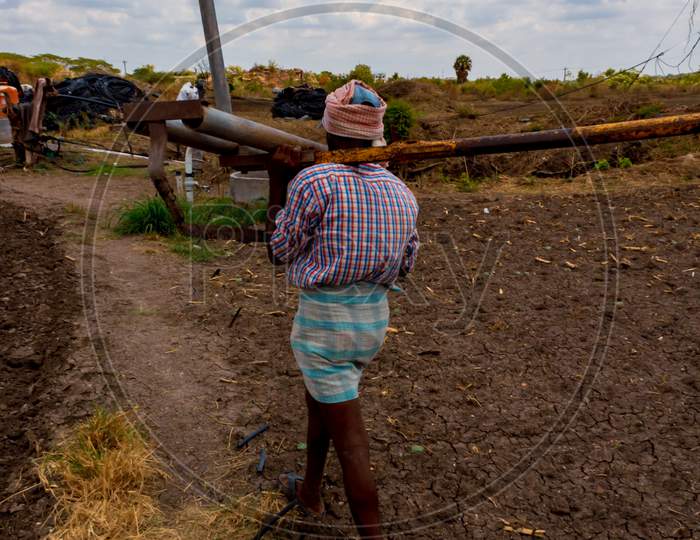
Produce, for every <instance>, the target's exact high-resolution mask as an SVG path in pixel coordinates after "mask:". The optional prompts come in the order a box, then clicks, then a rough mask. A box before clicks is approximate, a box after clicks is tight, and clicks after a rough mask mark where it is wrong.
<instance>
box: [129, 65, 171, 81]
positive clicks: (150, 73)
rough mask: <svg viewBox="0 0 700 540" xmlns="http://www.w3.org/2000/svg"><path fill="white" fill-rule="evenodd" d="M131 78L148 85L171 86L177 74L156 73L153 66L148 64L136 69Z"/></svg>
mask: <svg viewBox="0 0 700 540" xmlns="http://www.w3.org/2000/svg"><path fill="white" fill-rule="evenodd" d="M131 76H132V77H133V78H134V79H136V80H137V81H141V82H145V83H146V84H158V83H161V84H170V83H172V82H173V81H174V80H175V73H171V72H167V71H156V69H155V66H154V65H153V64H146V65H145V66H141V67H139V68H136V69H135V70H134V71H133V72H132V73H131Z"/></svg>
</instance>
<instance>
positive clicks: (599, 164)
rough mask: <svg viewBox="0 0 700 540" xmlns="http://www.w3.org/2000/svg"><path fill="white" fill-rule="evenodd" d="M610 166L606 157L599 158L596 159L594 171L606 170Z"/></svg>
mask: <svg viewBox="0 0 700 540" xmlns="http://www.w3.org/2000/svg"><path fill="white" fill-rule="evenodd" d="M609 168H610V162H609V161H608V160H607V159H601V160H598V161H596V164H595V165H594V169H595V170H596V171H607V170H608V169H609Z"/></svg>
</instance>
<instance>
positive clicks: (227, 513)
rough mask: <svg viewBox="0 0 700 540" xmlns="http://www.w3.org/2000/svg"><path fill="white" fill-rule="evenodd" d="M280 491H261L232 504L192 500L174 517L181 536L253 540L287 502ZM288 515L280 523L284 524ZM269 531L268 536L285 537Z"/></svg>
mask: <svg viewBox="0 0 700 540" xmlns="http://www.w3.org/2000/svg"><path fill="white" fill-rule="evenodd" d="M284 502H285V501H284V499H283V498H282V497H281V496H280V494H279V493H273V492H262V493H259V494H251V495H248V496H246V497H242V498H240V499H238V500H237V501H235V503H233V504H231V505H229V506H222V507H211V506H202V505H197V504H193V505H190V506H189V507H187V508H185V509H184V510H183V511H182V512H180V513H179V514H178V515H177V516H176V518H175V523H174V524H175V527H176V529H177V534H178V538H180V539H182V540H224V539H225V540H250V539H251V538H255V535H256V534H257V532H258V530H259V529H260V526H261V525H260V524H261V522H262V521H263V520H264V519H265V518H267V516H269V515H271V514H273V513H276V512H279V511H280V510H281V509H282V507H283V506H284ZM285 519H286V518H284V519H282V520H281V521H279V522H278V523H277V527H279V528H284V527H285ZM283 537H285V536H280V534H279V533H275V532H274V531H271V532H269V533H268V534H267V535H266V536H265V538H266V539H269V540H274V539H275V538H283Z"/></svg>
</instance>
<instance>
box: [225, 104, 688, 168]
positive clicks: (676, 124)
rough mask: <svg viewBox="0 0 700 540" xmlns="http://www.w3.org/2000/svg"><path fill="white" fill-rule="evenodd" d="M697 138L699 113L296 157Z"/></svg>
mask: <svg viewBox="0 0 700 540" xmlns="http://www.w3.org/2000/svg"><path fill="white" fill-rule="evenodd" d="M694 133H700V113H693V114H684V115H679V116H665V117H661V118H654V119H651V120H634V121H630V122H617V123H613V124H599V125H594V126H583V127H575V128H565V129H551V130H547V131H538V132H534V133H511V134H506V135H488V136H484V137H472V138H468V139H450V140H442V141H417V142H398V143H394V144H391V145H389V146H384V147H372V148H352V149H349V150H335V151H332V152H330V151H314V150H305V151H303V153H302V163H303V164H304V165H313V164H317V163H344V164H348V165H352V164H357V163H381V162H387V161H388V162H401V161H420V160H423V159H439V158H450V157H461V156H475V155H479V154H506V153H513V152H528V151H531V150H549V149H554V148H571V147H581V146H587V145H591V146H592V145H597V144H609V143H619V142H630V141H641V140H644V139H657V138H663V137H676V136H679V135H691V134H694ZM268 160H269V154H262V155H257V156H232V157H231V158H230V159H226V165H228V166H231V167H238V168H241V169H245V170H260V169H265V168H267V162H268Z"/></svg>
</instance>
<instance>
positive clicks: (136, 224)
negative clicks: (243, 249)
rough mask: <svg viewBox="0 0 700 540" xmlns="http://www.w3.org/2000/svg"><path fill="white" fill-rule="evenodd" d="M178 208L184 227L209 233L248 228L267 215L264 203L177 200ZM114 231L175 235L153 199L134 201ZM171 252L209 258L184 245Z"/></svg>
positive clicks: (162, 205) (162, 208) (164, 211)
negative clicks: (218, 229) (229, 228)
mask: <svg viewBox="0 0 700 540" xmlns="http://www.w3.org/2000/svg"><path fill="white" fill-rule="evenodd" d="M178 204H179V205H180V208H181V209H182V212H183V214H184V216H185V221H186V222H187V223H189V224H192V225H199V226H200V227H205V228H211V229H217V228H219V227H232V228H239V227H248V226H251V225H254V224H255V223H262V222H263V221H265V218H266V215H267V202H266V201H264V200H261V201H260V202H259V203H257V204H254V205H251V206H240V205H236V204H234V203H233V201H231V199H228V198H212V199H202V200H201V201H197V202H196V203H195V204H194V205H191V204H189V203H188V202H187V201H184V200H178ZM114 230H115V232H116V233H117V234H120V235H124V236H127V235H135V234H158V235H160V236H172V235H174V234H175V232H176V227H175V223H174V222H173V219H172V217H171V216H170V212H169V211H168V208H167V207H166V206H165V202H163V199H161V198H160V197H158V196H156V197H151V198H148V199H144V200H141V201H136V202H134V203H131V204H130V205H128V206H126V207H125V208H124V209H122V211H121V212H120V214H119V219H118V221H117V224H116V226H115V227H114ZM173 251H176V252H178V253H181V252H184V251H187V254H188V255H189V252H190V251H192V253H193V254H194V255H195V256H196V257H199V256H200V255H201V256H202V257H204V259H206V260H209V259H210V258H211V257H210V254H207V253H204V252H202V253H200V248H199V247H196V246H195V247H192V246H189V245H188V246H187V249H186V250H185V248H183V247H182V246H178V245H176V246H175V247H174V249H173ZM205 251H206V250H205Z"/></svg>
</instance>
